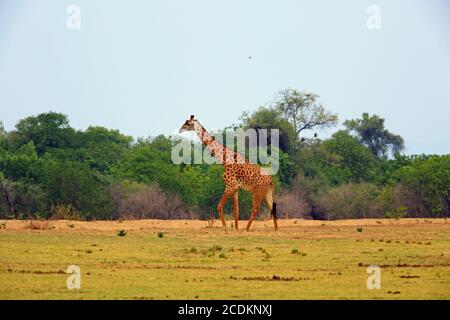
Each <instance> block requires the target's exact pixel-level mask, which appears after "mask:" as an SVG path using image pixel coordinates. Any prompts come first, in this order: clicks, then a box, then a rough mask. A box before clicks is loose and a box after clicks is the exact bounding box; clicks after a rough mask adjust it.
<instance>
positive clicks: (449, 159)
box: [396, 155, 450, 217]
mask: <svg viewBox="0 0 450 320" xmlns="http://www.w3.org/2000/svg"><path fill="white" fill-rule="evenodd" d="M396 175H397V177H398V181H399V183H400V184H401V185H402V187H403V188H404V189H405V190H404V191H405V193H407V194H408V196H409V197H412V198H413V199H411V198H409V199H406V200H407V202H408V203H413V204H418V205H417V206H415V207H416V208H412V209H413V210H414V211H416V212H415V213H416V214H422V215H425V216H434V217H439V216H440V217H442V216H446V215H447V216H448V214H449V203H448V201H449V192H450V155H443V156H432V157H429V158H428V159H421V158H418V159H416V160H414V161H413V162H412V163H411V165H408V166H404V167H402V168H400V169H399V170H398V172H397V173H396ZM420 211H422V212H420Z"/></svg>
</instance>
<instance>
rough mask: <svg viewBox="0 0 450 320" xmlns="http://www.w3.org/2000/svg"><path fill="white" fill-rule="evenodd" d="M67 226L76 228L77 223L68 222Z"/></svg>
mask: <svg viewBox="0 0 450 320" xmlns="http://www.w3.org/2000/svg"><path fill="white" fill-rule="evenodd" d="M67 226H68V227H69V228H71V229H73V228H75V225H74V224H73V223H69V224H67Z"/></svg>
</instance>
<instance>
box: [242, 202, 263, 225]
mask: <svg viewBox="0 0 450 320" xmlns="http://www.w3.org/2000/svg"><path fill="white" fill-rule="evenodd" d="M261 200H262V199H261V197H259V196H257V195H253V201H252V212H251V214H250V219H249V220H248V223H247V227H246V228H245V229H246V230H247V231H248V230H249V229H250V226H251V225H252V223H253V220H255V218H256V215H257V214H258V212H259V207H260V204H261Z"/></svg>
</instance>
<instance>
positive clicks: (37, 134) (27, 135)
mask: <svg viewBox="0 0 450 320" xmlns="http://www.w3.org/2000/svg"><path fill="white" fill-rule="evenodd" d="M74 135H75V130H74V129H72V128H71V127H70V126H69V119H68V118H67V116H66V115H64V114H61V113H56V112H48V113H41V114H39V115H37V116H32V117H27V118H25V119H23V120H20V121H19V122H18V123H17V124H16V130H15V131H11V132H9V134H8V140H9V142H10V144H11V145H12V146H13V147H14V148H19V147H21V146H22V145H24V144H27V143H29V142H30V141H33V142H34V144H35V146H36V151H37V153H38V154H39V155H42V154H44V153H45V152H46V151H47V150H49V149H51V148H67V147H70V146H71V145H72V143H73V142H74Z"/></svg>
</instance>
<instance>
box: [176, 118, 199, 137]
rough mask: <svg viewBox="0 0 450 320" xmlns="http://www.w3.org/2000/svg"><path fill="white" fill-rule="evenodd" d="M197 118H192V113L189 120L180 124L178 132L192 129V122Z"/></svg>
mask: <svg viewBox="0 0 450 320" xmlns="http://www.w3.org/2000/svg"><path fill="white" fill-rule="evenodd" d="M196 121H197V120H195V119H194V116H193V115H192V116H191V117H190V118H189V120H186V122H185V123H184V124H183V125H182V126H181V128H180V131H179V133H182V132H185V131H194V124H195V122H196Z"/></svg>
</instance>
